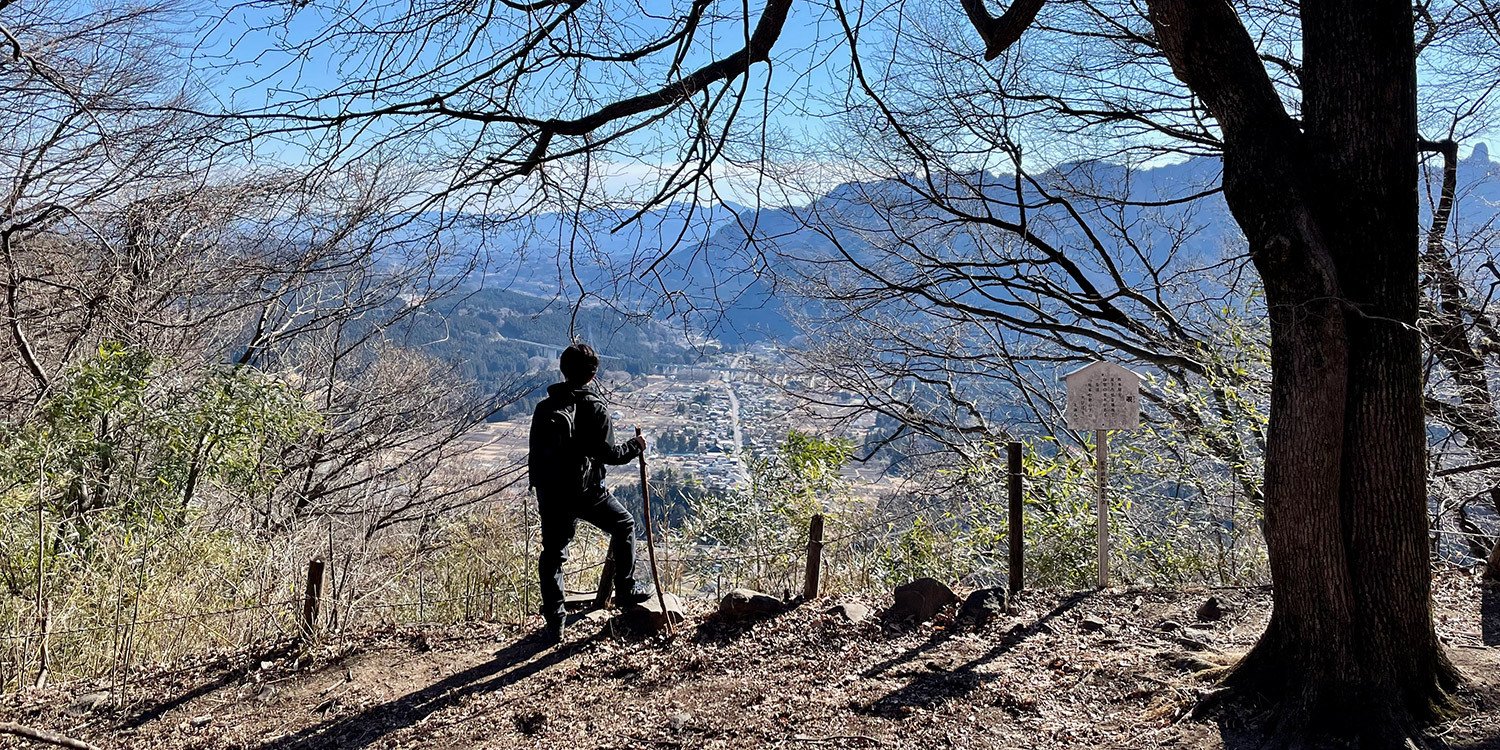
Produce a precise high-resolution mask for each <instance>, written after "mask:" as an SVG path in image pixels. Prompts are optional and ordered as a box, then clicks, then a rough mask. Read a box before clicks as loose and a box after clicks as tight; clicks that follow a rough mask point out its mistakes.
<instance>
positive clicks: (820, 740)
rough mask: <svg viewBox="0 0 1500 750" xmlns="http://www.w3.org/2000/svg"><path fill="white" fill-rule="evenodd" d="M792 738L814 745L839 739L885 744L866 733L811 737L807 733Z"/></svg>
mask: <svg viewBox="0 0 1500 750" xmlns="http://www.w3.org/2000/svg"><path fill="white" fill-rule="evenodd" d="M792 739H793V740H795V741H797V742H809V743H812V744H814V745H822V744H826V743H829V742H837V741H838V740H864V741H865V742H868V743H870V744H872V745H880V744H884V743H882V742H881V741H880V740H878V739H875V738H874V737H871V736H869V735H864V734H830V735H828V736H827V737H809V736H807V735H805V734H799V735H796V736H794V737H792Z"/></svg>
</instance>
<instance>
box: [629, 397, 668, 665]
mask: <svg viewBox="0 0 1500 750" xmlns="http://www.w3.org/2000/svg"><path fill="white" fill-rule="evenodd" d="M635 436H636V437H641V428H639V427H637V428H635ZM640 459H641V508H642V511H641V512H642V513H644V514H645V516H646V556H647V557H649V558H651V582H652V583H653V584H655V585H656V606H658V607H661V615H662V617H664V618H666V620H667V635H668V636H670V635H672V613H671V612H668V611H667V600H666V599H665V598H663V597H662V593H661V573H660V571H658V570H657V569H656V541H655V540H656V532H655V531H654V530H653V529H652V526H651V484H650V482H647V481H646V449H645V448H641V455H640Z"/></svg>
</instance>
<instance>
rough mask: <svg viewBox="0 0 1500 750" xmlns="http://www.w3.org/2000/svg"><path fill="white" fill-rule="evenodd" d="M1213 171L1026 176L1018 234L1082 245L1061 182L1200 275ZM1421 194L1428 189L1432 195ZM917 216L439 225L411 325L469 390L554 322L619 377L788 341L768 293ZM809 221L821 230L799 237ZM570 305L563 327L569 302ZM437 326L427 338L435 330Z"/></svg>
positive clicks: (1005, 198) (813, 208)
mask: <svg viewBox="0 0 1500 750" xmlns="http://www.w3.org/2000/svg"><path fill="white" fill-rule="evenodd" d="M1219 169H1220V166H1219V162H1218V160H1216V159H1210V158H1196V159H1190V160H1186V161H1183V162H1179V163H1175V164H1169V165H1165V166H1158V167H1153V168H1150V169H1126V168H1125V167H1123V166H1120V165H1116V164H1111V163H1107V162H1078V163H1069V164H1063V165H1059V166H1058V167H1056V168H1054V169H1053V170H1050V171H1048V172H1046V173H1043V174H1040V175H1036V176H1035V181H1036V183H1037V185H1038V187H1028V188H1027V189H1026V190H1024V191H1023V196H1024V198H1025V201H1024V202H1025V203H1026V204H1027V205H1028V222H1029V224H1028V225H1029V226H1030V227H1032V230H1033V231H1036V232H1039V233H1044V232H1051V233H1053V234H1052V236H1050V237H1049V240H1051V241H1053V242H1055V243H1057V244H1058V245H1059V246H1062V247H1068V246H1069V243H1071V242H1078V241H1081V240H1082V236H1081V234H1080V233H1079V230H1078V229H1077V228H1076V226H1074V225H1072V224H1071V223H1070V222H1067V221H1059V220H1057V218H1058V217H1057V213H1058V211H1060V210H1061V209H1060V207H1058V206H1057V205H1055V204H1054V205H1046V204H1047V201H1046V200H1045V199H1044V196H1043V195H1042V190H1044V189H1047V190H1050V189H1054V188H1061V186H1064V185H1066V186H1067V188H1066V189H1067V190H1068V191H1069V192H1070V193H1071V195H1072V197H1073V200H1074V201H1075V205H1077V206H1078V207H1080V208H1081V209H1082V210H1084V211H1085V212H1088V211H1105V210H1108V211H1110V212H1111V213H1110V215H1109V217H1108V218H1109V221H1108V223H1109V224H1115V225H1118V226H1129V227H1133V229H1132V232H1139V236H1138V237H1137V242H1138V243H1140V244H1141V245H1142V246H1144V247H1146V248H1147V250H1146V251H1147V252H1151V251H1152V247H1153V242H1154V241H1155V239H1156V237H1155V236H1154V235H1153V231H1157V230H1155V229H1154V228H1155V227H1166V226H1173V227H1181V228H1187V229H1188V230H1189V231H1188V233H1187V234H1186V236H1185V239H1182V238H1181V237H1180V236H1179V237H1178V240H1179V245H1178V247H1177V249H1176V253H1177V255H1176V256H1174V263H1176V262H1180V263H1183V264H1195V265H1207V264H1208V263H1209V262H1211V261H1213V260H1215V259H1218V258H1221V257H1223V256H1225V255H1226V254H1227V253H1235V254H1238V253H1240V252H1243V251H1242V250H1241V249H1240V247H1241V246H1242V244H1243V240H1242V239H1241V236H1240V232H1239V229H1238V227H1237V226H1236V225H1235V223H1234V221H1233V220H1232V218H1231V217H1230V215H1229V212H1228V209H1227V207H1226V206H1225V204H1224V202H1223V199H1222V197H1221V196H1219V195H1218V194H1212V195H1208V196H1206V197H1203V198H1201V199H1198V200H1193V201H1187V202H1182V199H1184V198H1186V197H1189V196H1193V195H1196V194H1199V193H1202V192H1204V191H1206V190H1211V189H1212V188H1214V187H1215V186H1217V184H1218V181H1219ZM1497 175H1500V164H1497V163H1496V162H1492V161H1490V158H1489V153H1488V149H1487V148H1486V147H1485V146H1484V144H1479V145H1477V146H1475V147H1474V149H1473V150H1472V152H1471V153H1470V154H1469V156H1467V157H1466V158H1465V159H1463V160H1462V162H1461V163H1460V165H1459V197H1460V199H1459V202H1458V206H1457V210H1456V211H1455V218H1454V220H1455V222H1456V225H1457V226H1458V227H1460V230H1461V231H1463V230H1464V228H1475V227H1480V226H1482V225H1484V224H1486V223H1488V222H1491V221H1493V220H1494V219H1495V217H1496V215H1497V206H1500V180H1497V179H1495V177H1496V176H1497ZM1014 185H1015V178H1014V177H1012V176H1009V175H989V174H974V175H967V176H964V177H963V178H961V181H959V180H956V181H955V182H954V183H953V186H954V190H955V191H958V192H956V193H953V194H959V195H968V196H969V198H968V199H967V200H961V201H958V204H959V205H960V206H961V207H965V208H971V209H972V210H974V211H975V212H980V213H983V212H989V214H990V215H992V216H994V217H996V218H998V219H1002V220H1006V221H1018V220H1019V219H1020V215H1021V208H1020V207H1019V206H1017V205H1015V204H1016V201H1015V193H1014ZM1436 185H1437V183H1436V181H1434V183H1433V185H1432V186H1431V192H1432V195H1431V196H1430V199H1431V200H1432V201H1435V200H1436V189H1437V187H1436ZM939 189H944V188H942V187H939ZM1424 189H1425V188H1424ZM1089 194H1093V195H1100V196H1102V195H1114V196H1121V195H1123V196H1128V197H1129V198H1130V200H1131V201H1132V202H1133V203H1134V205H1129V206H1124V207H1119V206H1116V205H1114V204H1113V203H1111V202H1109V201H1107V200H1095V199H1091V198H1089V197H1088V195H1089ZM981 195H982V196H983V197H984V200H981V198H980V196H981ZM1425 203H1426V198H1424V204H1425ZM872 204H874V205H879V206H882V207H884V208H885V209H886V210H877V209H875V208H872ZM923 206H924V201H923V200H922V199H921V197H920V196H919V195H917V194H915V193H914V192H913V191H911V190H910V189H908V188H906V187H905V186H903V185H902V184H900V183H899V182H898V181H894V180H883V181H873V182H863V183H848V184H844V185H840V186H838V187H837V188H835V189H833V190H831V191H830V192H829V193H828V194H827V195H825V196H823V197H821V198H819V199H817V200H815V201H813V202H811V203H809V204H807V205H805V206H799V207H793V208H762V209H759V210H755V209H749V208H745V207H743V206H738V205H734V204H730V203H723V204H719V205H713V206H704V205H694V204H683V203H674V204H669V205H665V206H662V207H660V208H654V209H651V210H648V211H644V212H642V213H640V215H639V216H634V215H632V214H631V213H628V212H625V211H617V210H608V211H602V210H601V211H585V212H582V213H579V214H574V213H544V214H539V215H535V216H532V217H528V218H527V219H526V220H525V221H522V222H512V223H510V224H507V225H503V226H499V227H488V228H481V226H482V224H483V222H477V223H475V225H474V226H469V225H468V224H466V223H465V222H455V223H454V226H453V227H451V228H449V229H446V230H445V235H444V238H443V242H445V243H451V245H452V246H453V247H457V248H464V249H465V250H466V251H468V252H473V253H477V255H478V257H480V258H481V259H482V260H483V263H482V264H481V265H480V267H479V268H477V269H474V270H473V271H472V272H470V277H469V278H468V279H467V281H466V293H465V294H462V295H459V296H456V297H454V298H453V299H452V300H451V301H450V302H449V303H445V304H444V305H440V306H437V307H435V308H434V309H433V310H431V311H430V315H427V316H426V317H425V321H424V322H423V323H421V324H420V325H421V326H423V327H424V330H425V332H426V333H428V334H432V336H431V339H430V340H433V341H438V342H440V343H437V344H434V345H433V348H434V350H435V351H436V352H438V353H442V354H448V355H454V356H459V357H461V358H462V360H463V361H466V362H471V363H473V366H474V374H475V376H476V377H479V378H480V379H481V380H485V379H488V378H491V377H495V376H498V375H499V374H501V373H510V372H514V371H517V370H524V369H525V368H526V364H525V362H526V361H527V360H528V359H529V358H531V357H535V356H545V355H548V354H549V352H548V348H549V347H561V346H565V345H566V343H567V341H568V337H569V325H570V323H571V324H572V325H574V331H575V332H577V333H578V334H580V335H583V336H586V337H587V338H589V339H591V340H593V341H595V342H596V343H598V344H599V345H600V347H601V349H602V350H604V351H606V352H608V353H612V354H614V355H615V356H618V357H620V358H621V361H622V362H623V363H628V365H629V367H631V368H642V367H646V366H648V365H649V364H650V363H674V362H684V361H691V360H692V359H694V358H695V357H696V356H698V354H699V353H701V351H702V348H701V347H702V344H703V342H704V338H705V337H712V338H714V339H717V340H718V341H720V342H722V343H723V344H724V345H726V346H730V347H736V346H741V345H744V344H747V343H752V342H757V341H767V340H769V341H788V340H790V339H792V338H793V337H794V336H796V334H797V331H796V328H795V327H794V326H793V324H792V323H791V318H792V317H793V316H792V312H793V310H799V311H802V312H804V313H809V314H812V315H814V316H815V315H816V314H817V310H816V306H815V302H809V301H808V300H804V299H799V298H797V297H796V296H795V295H794V294H791V293H790V291H789V290H786V289H783V288H780V287H778V286H777V284H778V283H781V282H782V281H784V280H785V279H786V278H791V277H796V276H797V275H798V274H799V273H808V272H813V273H817V272H819V271H818V266H817V264H816V261H818V260H820V259H827V258H829V257H831V256H832V255H833V254H834V253H835V241H837V244H838V245H839V246H842V247H843V248H844V249H845V250H846V251H849V252H851V253H855V254H856V255H858V254H859V253H863V252H866V251H867V250H868V249H869V244H868V243H869V240H870V238H872V237H878V236H880V234H881V233H882V232H883V231H889V225H888V224H887V221H888V215H889V214H890V213H891V208H892V207H895V211H896V213H897V214H899V215H901V216H903V217H906V218H908V219H916V220H918V221H927V220H930V222H931V223H932V224H933V225H934V227H936V226H940V225H941V224H942V222H938V221H937V220H936V219H937V217H936V216H934V215H932V214H931V209H930V208H923ZM1425 208H1426V207H1425V205H1424V213H1425ZM924 211H926V212H927V213H925V214H924V213H923V212H924ZM1100 216H1101V223H1104V222H1103V214H1101V215H1100ZM815 224H817V225H820V226H821V227H822V230H821V231H819V230H818V229H814V228H813V225H815ZM936 232H937V230H936V229H929V230H922V232H918V233H916V234H915V236H916V237H918V238H920V239H921V241H923V242H927V241H931V242H934V243H936V242H942V243H947V245H948V248H947V250H946V251H947V252H949V253H953V254H955V255H958V256H962V255H963V253H964V252H965V245H964V243H965V242H968V241H970V240H968V239H966V238H965V237H964V236H963V235H962V234H944V235H942V236H937V234H936ZM1103 234H1105V235H1106V236H1105V238H1104V239H1105V240H1106V241H1111V238H1110V237H1109V236H1108V233H1107V232H1106V233H1103ZM1116 239H1117V238H1116ZM1122 251H1124V248H1122ZM460 255H463V253H460ZM799 264H801V267H798V266H799ZM580 298H582V299H583V304H582V306H581V307H580V308H579V311H580V312H579V315H578V317H577V318H575V317H574V315H573V309H572V303H573V302H575V301H577V300H579V299H580ZM809 305H812V307H809ZM440 323H441V324H443V325H441V326H440V325H439V324H440ZM439 328H441V329H442V335H437V334H438V331H439Z"/></svg>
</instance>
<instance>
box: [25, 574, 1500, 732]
mask: <svg viewBox="0 0 1500 750" xmlns="http://www.w3.org/2000/svg"><path fill="white" fill-rule="evenodd" d="M1209 596H1216V597H1218V598H1219V599H1220V600H1222V601H1224V602H1226V603H1227V604H1228V605H1229V611H1228V614H1227V615H1226V616H1225V617H1224V618H1223V619H1222V620H1219V621H1217V622H1200V621H1199V620H1198V619H1197V617H1196V616H1195V611H1196V610H1197V608H1198V606H1199V605H1200V604H1202V603H1203V602H1204V601H1205V600H1206V599H1207V597H1209ZM833 601H837V600H831V601H828V602H819V603H818V605H816V606H804V607H801V608H799V609H797V610H794V611H792V612H791V613H789V614H787V615H784V616H783V617H781V618H779V619H776V620H773V621H768V622H763V623H760V624H757V625H754V626H753V627H750V628H748V629H736V628H728V627H725V626H721V625H718V624H716V623H714V622H713V621H712V620H708V621H704V620H703V619H701V618H700V619H698V620H695V621H690V622H689V623H688V624H687V626H685V627H684V628H683V629H682V631H681V632H680V633H679V636H678V638H677V640H676V642H674V643H670V644H667V643H662V642H659V641H646V642H642V641H635V640H628V639H620V638H614V637H611V636H610V634H609V633H608V625H604V626H601V625H599V624H594V623H590V622H581V623H579V624H578V625H576V626H575V627H574V628H573V629H572V632H571V634H570V637H569V639H568V640H567V642H565V643H564V644H563V645H562V646H561V647H558V648H553V649H547V648H543V647H541V646H540V645H539V644H538V643H537V642H536V641H535V640H534V639H530V638H528V637H527V634H526V633H516V632H514V631H513V630H509V629H503V628H500V627H498V626H488V625H465V626H450V627H442V628H429V629H412V628H407V629H400V630H388V631H383V632H378V633H370V634H366V635H364V636H361V637H359V638H351V639H349V640H347V641H346V642H344V643H341V644H334V645H330V646H327V647H325V648H324V649H322V650H321V651H319V652H318V654H317V655H316V656H315V657H314V658H313V659H311V660H310V661H311V663H301V664H299V663H297V662H296V661H295V660H293V659H291V658H289V657H287V656H284V655H278V654H276V653H269V654H266V653H256V654H251V653H238V654H230V655H221V656H218V657H216V658H213V659H205V660H204V662H205V663H202V664H195V665H166V666H161V667H157V668H153V669H149V670H145V671H144V672H142V673H140V674H142V675H143V677H142V679H140V680H139V681H138V683H137V686H136V687H135V688H134V689H133V691H132V692H131V693H130V696H129V698H130V700H131V704H130V705H129V706H128V708H127V709H126V710H123V711H120V712H116V713H110V712H104V711H101V712H99V713H95V714H92V715H83V716H77V715H73V714H70V713H69V712H68V710H67V707H68V706H69V705H70V704H73V705H74V709H75V710H74V712H73V713H74V714H76V713H79V711H78V707H77V703H78V700H77V698H78V696H79V695H80V694H87V693H89V692H90V691H93V690H97V689H99V687H101V686H93V685H69V686H63V687H60V688H53V689H51V690H49V691H46V692H44V693H39V694H31V695H29V696H26V697H25V698H17V697H14V696H9V697H7V698H6V699H5V702H4V703H0V719H6V720H15V721H22V722H26V723H31V724H33V725H38V726H45V727H49V728H52V729H55V730H58V731H65V732H68V733H71V734H73V735H75V736H78V737H82V738H85V739H88V740H89V741H92V742H95V743H96V744H98V745H99V746H100V747H102V748H127V747H129V748H261V749H265V750H270V749H272V748H284V749H291V748H366V747H374V748H423V749H427V748H683V747H691V748H698V747H703V748H742V747H743V748H754V747H789V748H791V747H802V748H840V747H843V748H868V747H882V748H924V749H926V748H944V747H955V748H1011V747H1037V748H1091V749H1092V748H1106V747H1135V748H1153V747H1172V748H1184V747H1186V748H1239V747H1253V746H1255V745H1256V742H1255V739H1256V738H1255V736H1254V733H1253V731H1252V730H1250V729H1249V727H1250V726H1251V725H1252V722H1251V719H1253V717H1251V716H1247V715H1245V714H1242V713H1229V712H1223V711H1215V710H1210V711H1208V712H1205V715H1204V716H1202V717H1194V716H1193V714H1192V709H1193V707H1194V705H1195V704H1196V703H1197V701H1198V699H1199V698H1200V697H1201V696H1202V695H1204V694H1205V693H1206V692H1207V691H1210V690H1211V689H1212V683H1211V682H1210V681H1209V680H1207V679H1206V678H1205V677H1204V676H1202V675H1198V674H1195V672H1196V671H1197V670H1200V669H1204V668H1209V667H1211V666H1212V664H1214V663H1222V662H1223V661H1225V660H1226V659H1227V658H1229V657H1230V656H1231V655H1233V654H1234V653H1235V652H1237V651H1239V650H1242V649H1244V648H1246V647H1248V646H1249V644H1251V643H1252V642H1253V641H1254V638H1255V636H1256V635H1257V634H1258V633H1259V632H1260V629H1261V628H1262V627H1263V625H1264V622H1265V620H1266V617H1267V615H1268V611H1267V608H1268V606H1269V592H1267V591H1266V590H1264V589H1232V590H1225V589H1218V590H1194V591H1179V590H1164V589H1142V590H1116V591H1110V592H1105V593H1098V594H1095V593H1074V594H1069V593H1061V592H1029V593H1026V594H1023V595H1022V596H1021V597H1020V598H1019V604H1018V607H1017V609H1016V612H1015V614H1014V615H1012V616H1010V617H1007V618H1002V619H1001V620H1000V621H999V622H996V623H992V624H991V625H990V626H989V627H987V628H986V629H984V630H983V631H981V632H978V633H961V632H956V631H955V630H954V629H950V626H951V625H952V623H951V620H947V619H945V618H943V617H941V616H940V618H939V620H938V621H937V622H936V623H933V624H929V625H926V626H923V627H920V628H918V629H916V630H914V631H910V632H902V631H898V630H894V629H891V628H888V627H885V626H883V625H881V624H880V623H879V622H878V621H876V620H869V621H865V622H862V623H849V622H845V621H843V620H842V619H841V618H837V617H834V616H830V615H825V614H823V610H824V609H825V608H826V607H827V606H828V605H829V604H832V603H833ZM1437 604H1438V607H1437V612H1438V623H1439V631H1440V633H1441V634H1442V636H1443V638H1444V639H1445V641H1446V642H1447V644H1448V646H1449V648H1450V652H1451V653H1452V654H1453V656H1454V658H1455V660H1457V661H1458V662H1459V663H1460V664H1461V665H1462V666H1463V668H1464V669H1465V671H1466V672H1467V673H1468V674H1469V675H1470V677H1471V678H1473V679H1474V680H1475V681H1476V689H1475V690H1474V691H1472V692H1471V693H1470V694H1468V695H1467V696H1466V700H1467V701H1468V702H1469V703H1470V704H1471V705H1474V706H1476V707H1477V708H1478V711H1477V713H1473V714H1470V715H1468V716H1466V717H1464V718H1462V719H1459V720H1456V721H1454V722H1451V723H1450V724H1447V725H1444V726H1441V727H1437V728H1435V729H1434V731H1433V736H1434V737H1436V738H1438V743H1439V746H1445V747H1450V748H1465V749H1470V750H1477V749H1479V748H1500V591H1497V590H1495V589H1494V588H1489V589H1485V588H1483V587H1481V586H1480V585H1478V584H1477V583H1476V582H1475V581H1474V580H1473V579H1471V578H1469V577H1468V576H1467V575H1464V574H1461V573H1456V572H1448V573H1444V574H1442V575H1440V577H1439V590H1438V596H1437ZM1174 624H1175V625H1176V626H1177V627H1174V626H1173V625H1174ZM601 628H602V630H601ZM17 742H18V741H17V740H15V739H9V738H0V747H6V748H8V747H18V746H19V745H18V744H17Z"/></svg>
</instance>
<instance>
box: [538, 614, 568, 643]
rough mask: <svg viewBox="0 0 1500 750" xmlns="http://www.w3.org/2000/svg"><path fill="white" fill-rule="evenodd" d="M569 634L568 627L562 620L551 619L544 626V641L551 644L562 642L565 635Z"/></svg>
mask: <svg viewBox="0 0 1500 750" xmlns="http://www.w3.org/2000/svg"><path fill="white" fill-rule="evenodd" d="M567 634H568V629H567V627H566V626H564V625H563V622H562V620H557V621H556V622H552V621H549V622H548V623H547V624H546V625H545V626H543V627H542V642H543V643H546V644H547V645H549V646H555V645H557V644H559V643H562V641H563V637H564V636H566V635H567Z"/></svg>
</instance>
